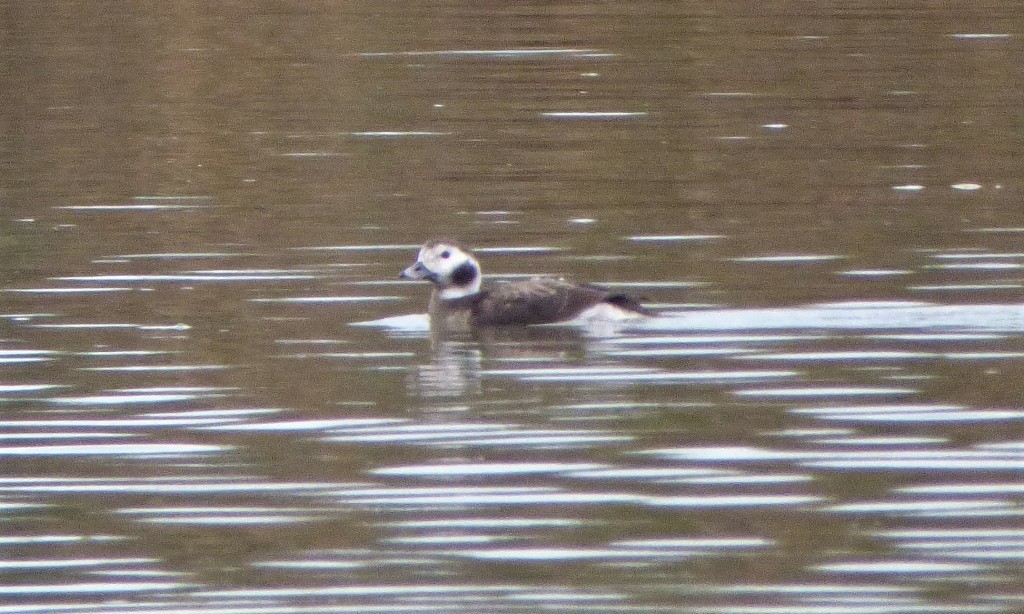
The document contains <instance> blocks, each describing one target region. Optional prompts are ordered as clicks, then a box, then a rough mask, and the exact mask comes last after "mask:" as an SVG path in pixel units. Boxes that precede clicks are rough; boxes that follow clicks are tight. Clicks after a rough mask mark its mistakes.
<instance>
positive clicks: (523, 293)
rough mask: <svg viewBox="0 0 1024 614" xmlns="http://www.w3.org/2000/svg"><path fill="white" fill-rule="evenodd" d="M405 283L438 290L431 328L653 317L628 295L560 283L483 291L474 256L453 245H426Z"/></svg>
mask: <svg viewBox="0 0 1024 614" xmlns="http://www.w3.org/2000/svg"><path fill="white" fill-rule="evenodd" d="M401 277H402V278H403V279H426V280H428V281H430V282H432V283H433V284H434V292H433V293H432V295H431V297H430V308H429V311H430V319H431V325H432V326H440V327H443V328H446V329H455V330H469V329H472V328H473V327H477V326H505V325H526V324H550V323H554V322H568V321H573V320H577V321H588V320H589V321H593V320H604V321H607V320H625V319H629V318H641V317H647V316H652V315H654V314H653V312H651V311H649V310H648V309H646V308H644V307H643V306H642V305H641V304H640V302H639V301H638V300H637V299H636V298H634V297H632V296H629V295H627V294H621V293H616V292H611V291H609V290H606V289H604V288H600V287H597V286H592V285H587V284H583V285H581V284H573V283H569V282H567V281H564V280H561V279H556V278H550V277H545V278H540V277H538V278H534V279H529V280H524V281H514V282H508V283H497V284H488V285H483V284H482V283H481V281H482V279H481V273H480V263H479V262H477V260H476V258H475V257H474V256H473V252H471V251H470V250H468V249H466V248H465V247H462V246H461V245H459V244H458V243H456V242H454V241H443V240H434V241H427V243H426V244H424V245H423V247H422V248H420V252H419V255H418V256H417V258H416V262H415V263H414V264H413V265H412V266H410V267H409V268H407V269H405V270H404V271H402V274H401Z"/></svg>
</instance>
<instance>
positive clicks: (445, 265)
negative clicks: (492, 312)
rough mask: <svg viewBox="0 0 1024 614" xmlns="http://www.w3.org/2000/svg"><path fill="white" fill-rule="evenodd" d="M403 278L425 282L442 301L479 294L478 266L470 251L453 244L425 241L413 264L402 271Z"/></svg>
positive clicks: (451, 242)
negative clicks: (434, 288)
mask: <svg viewBox="0 0 1024 614" xmlns="http://www.w3.org/2000/svg"><path fill="white" fill-rule="evenodd" d="M401 277H402V279H426V280H427V281H430V282H431V283H433V284H434V285H435V286H437V289H438V290H439V292H440V295H441V298H443V299H454V298H460V297H463V296H469V295H471V294H476V293H477V292H479V291H480V264H479V263H478V262H477V261H476V258H475V257H474V256H473V252H471V251H469V250H468V249H466V248H465V247H462V246H461V245H459V244H458V243H456V242H454V241H427V243H425V244H424V245H423V247H421V248H420V253H419V255H417V256H416V262H415V263H413V265H412V266H410V267H409V268H407V269H405V270H404V271H402V275H401Z"/></svg>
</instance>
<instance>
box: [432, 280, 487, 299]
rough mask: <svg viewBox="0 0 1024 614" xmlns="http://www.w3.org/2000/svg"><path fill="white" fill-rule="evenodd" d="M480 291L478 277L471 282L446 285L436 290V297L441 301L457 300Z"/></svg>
mask: <svg viewBox="0 0 1024 614" xmlns="http://www.w3.org/2000/svg"><path fill="white" fill-rule="evenodd" d="M479 293H480V278H479V277H477V278H475V279H474V280H473V281H472V282H471V283H469V284H466V285H462V286H448V287H447V288H441V289H440V290H438V291H437V298H439V299H441V300H442V301H457V300H459V299H463V298H466V297H468V296H473V295H474V294H479Z"/></svg>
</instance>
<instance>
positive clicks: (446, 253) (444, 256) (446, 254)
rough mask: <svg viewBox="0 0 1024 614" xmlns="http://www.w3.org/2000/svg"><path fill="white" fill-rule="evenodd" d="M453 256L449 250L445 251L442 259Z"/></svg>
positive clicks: (442, 253)
mask: <svg viewBox="0 0 1024 614" xmlns="http://www.w3.org/2000/svg"><path fill="white" fill-rule="evenodd" d="M451 255H452V253H451V252H450V251H448V250H444V251H443V252H441V257H442V258H447V257H449V256H451Z"/></svg>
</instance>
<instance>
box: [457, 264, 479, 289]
mask: <svg viewBox="0 0 1024 614" xmlns="http://www.w3.org/2000/svg"><path fill="white" fill-rule="evenodd" d="M477 275H479V272H478V271H477V270H476V267H475V266H473V265H472V264H471V263H469V262H463V263H462V264H460V265H459V266H458V267H456V268H455V270H454V271H452V275H451V280H452V285H455V286H465V285H467V284H470V283H472V282H473V280H474V279H476V277H477Z"/></svg>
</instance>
